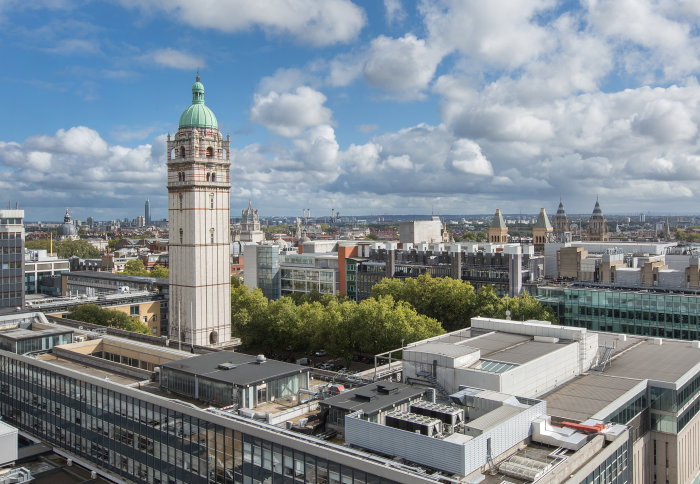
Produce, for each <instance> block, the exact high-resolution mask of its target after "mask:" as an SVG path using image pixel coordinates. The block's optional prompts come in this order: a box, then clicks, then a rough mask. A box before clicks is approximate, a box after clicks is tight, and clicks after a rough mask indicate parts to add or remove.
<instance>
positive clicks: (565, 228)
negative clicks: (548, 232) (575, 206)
mask: <svg viewBox="0 0 700 484" xmlns="http://www.w3.org/2000/svg"><path fill="white" fill-rule="evenodd" d="M552 226H553V228H554V235H555V236H556V238H557V240H558V241H559V242H564V238H565V236H564V234H566V232H571V225H570V224H569V217H567V216H566V210H564V203H563V202H562V201H561V200H559V208H558V209H557V214H556V215H555V216H554V217H552Z"/></svg>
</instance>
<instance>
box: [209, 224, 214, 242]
mask: <svg viewBox="0 0 700 484" xmlns="http://www.w3.org/2000/svg"><path fill="white" fill-rule="evenodd" d="M209 242H210V243H212V244H213V243H214V228H213V227H212V228H210V229H209Z"/></svg>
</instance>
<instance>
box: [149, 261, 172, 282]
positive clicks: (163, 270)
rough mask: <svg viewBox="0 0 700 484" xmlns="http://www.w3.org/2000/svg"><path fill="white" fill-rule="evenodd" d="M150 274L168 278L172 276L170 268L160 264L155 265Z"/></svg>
mask: <svg viewBox="0 0 700 484" xmlns="http://www.w3.org/2000/svg"><path fill="white" fill-rule="evenodd" d="M148 275H149V276H151V277H159V278H161V279H167V278H168V277H169V276H170V270H169V269H168V268H167V267H163V266H162V265H160V264H156V265H155V266H153V269H151V272H150V273H149V274H148Z"/></svg>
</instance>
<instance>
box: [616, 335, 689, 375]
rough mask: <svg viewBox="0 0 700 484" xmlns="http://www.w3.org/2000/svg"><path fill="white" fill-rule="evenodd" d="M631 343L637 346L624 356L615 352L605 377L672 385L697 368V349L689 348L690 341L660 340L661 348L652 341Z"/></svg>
mask: <svg viewBox="0 0 700 484" xmlns="http://www.w3.org/2000/svg"><path fill="white" fill-rule="evenodd" d="M628 339H629V338H628ZM633 340H637V341H638V342H639V344H638V345H637V346H634V347H630V349H629V351H626V352H624V353H621V354H620V352H619V351H618V355H619V356H617V355H615V354H613V359H612V361H611V362H610V365H609V366H608V367H607V368H606V369H605V374H606V375H611V376H620V377H625V378H636V379H639V380H643V379H647V378H648V379H649V380H655V381H663V382H668V383H675V382H676V381H677V380H678V379H679V378H681V377H682V376H683V375H685V374H686V373H687V372H689V371H690V370H692V369H693V368H695V367H698V366H700V348H693V347H692V343H691V342H690V341H683V340H671V339H665V338H663V339H662V344H660V345H655V344H653V343H652V341H653V338H648V339H647V338H645V339H642V338H634V339H633Z"/></svg>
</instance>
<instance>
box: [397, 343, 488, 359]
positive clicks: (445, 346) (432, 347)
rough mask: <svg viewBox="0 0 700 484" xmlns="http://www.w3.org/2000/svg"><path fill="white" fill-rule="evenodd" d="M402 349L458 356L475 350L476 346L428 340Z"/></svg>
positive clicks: (451, 356) (452, 356)
mask: <svg viewBox="0 0 700 484" xmlns="http://www.w3.org/2000/svg"><path fill="white" fill-rule="evenodd" d="M404 351H415V352H416V353H430V354H433V355H442V356H449V357H450V358H459V357H460V356H465V355H468V354H471V353H474V352H475V351H477V349H476V348H474V347H471V346H467V345H455V344H451V343H443V342H441V341H437V342H432V341H430V342H428V343H423V344H419V345H416V346H411V347H410V348H405V349H404Z"/></svg>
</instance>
